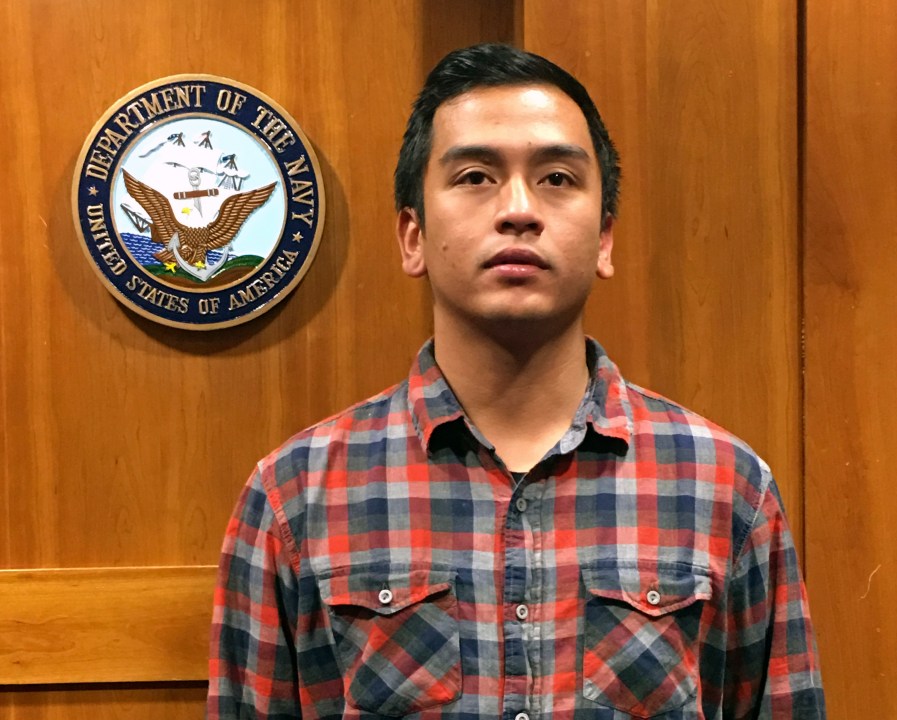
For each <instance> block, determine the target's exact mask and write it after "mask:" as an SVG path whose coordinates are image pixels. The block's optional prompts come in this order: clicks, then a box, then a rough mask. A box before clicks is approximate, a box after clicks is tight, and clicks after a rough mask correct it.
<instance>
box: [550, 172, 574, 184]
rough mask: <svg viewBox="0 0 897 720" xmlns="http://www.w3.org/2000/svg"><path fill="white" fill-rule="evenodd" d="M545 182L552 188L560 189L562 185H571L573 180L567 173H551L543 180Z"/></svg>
mask: <svg viewBox="0 0 897 720" xmlns="http://www.w3.org/2000/svg"><path fill="white" fill-rule="evenodd" d="M545 182H547V183H548V184H549V185H551V186H552V187H561V186H563V185H572V184H573V178H571V177H570V176H569V175H568V174H567V173H563V172H553V173H551V174H550V175H548V176H547V177H546V178H545Z"/></svg>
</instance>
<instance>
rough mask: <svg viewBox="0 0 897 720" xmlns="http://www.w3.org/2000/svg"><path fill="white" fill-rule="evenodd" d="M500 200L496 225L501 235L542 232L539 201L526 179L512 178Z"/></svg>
mask: <svg viewBox="0 0 897 720" xmlns="http://www.w3.org/2000/svg"><path fill="white" fill-rule="evenodd" d="M499 198H500V200H499V202H500V206H499V208H498V213H497V214H496V217H495V225H496V229H497V230H498V231H499V232H500V233H517V234H522V233H525V232H530V233H540V232H542V229H543V224H542V218H541V215H540V213H539V207H538V199H537V198H536V196H535V195H534V194H533V192H532V188H530V186H529V184H528V183H527V181H526V179H525V178H522V177H512V178H510V179H509V180H508V181H507V182H506V183H505V185H504V187H502V189H501V193H500V194H499Z"/></svg>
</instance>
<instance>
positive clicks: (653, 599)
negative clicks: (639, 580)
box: [645, 590, 660, 605]
mask: <svg viewBox="0 0 897 720" xmlns="http://www.w3.org/2000/svg"><path fill="white" fill-rule="evenodd" d="M645 599H646V600H647V601H648V603H649V604H650V605H660V593H659V592H657V590H649V591H648V594H647V595H645Z"/></svg>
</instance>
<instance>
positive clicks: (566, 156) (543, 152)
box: [533, 143, 592, 163]
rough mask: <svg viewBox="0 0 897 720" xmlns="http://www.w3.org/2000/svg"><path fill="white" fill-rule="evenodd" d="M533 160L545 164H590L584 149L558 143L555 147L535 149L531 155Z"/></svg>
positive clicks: (589, 158) (590, 157)
mask: <svg viewBox="0 0 897 720" xmlns="http://www.w3.org/2000/svg"><path fill="white" fill-rule="evenodd" d="M533 159H534V160H536V161H537V162H547V161H549V160H581V161H583V162H587V163H588V162H591V161H592V156H591V155H589V153H588V152H587V151H586V149H585V148H583V147H580V146H579V145H573V144H570V143H558V144H556V145H546V146H544V147H540V148H537V149H536V151H535V152H534V153H533Z"/></svg>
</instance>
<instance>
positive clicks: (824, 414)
mask: <svg viewBox="0 0 897 720" xmlns="http://www.w3.org/2000/svg"><path fill="white" fill-rule="evenodd" d="M895 58H897V6H894V5H893V4H892V3H871V4H870V5H868V6H865V7H864V10H863V12H862V13H857V12H856V7H855V6H854V5H853V4H852V3H849V2H845V1H844V0H835V1H833V2H828V3H808V4H807V112H806V116H807V123H806V161H805V162H806V168H805V175H806V198H805V214H806V238H805V246H804V253H805V261H804V267H805V301H804V304H805V307H806V336H807V340H806V383H807V385H806V398H807V402H806V428H807V526H808V531H809V532H808V542H807V571H808V575H809V590H810V593H811V599H812V602H813V611H814V616H815V619H816V622H817V625H818V627H819V646H820V652H821V655H822V670H823V677H824V680H825V684H826V686H827V691H828V693H827V699H828V704H829V711H830V715H829V716H830V717H831V718H856V717H889V716H890V715H892V714H893V713H894V712H895V710H894V709H895V708H897V683H895V682H894V679H895V668H897V619H895V617H894V613H893V612H892V609H893V607H892V602H891V600H892V599H893V597H894V595H895V593H897V554H895V550H894V549H895V547H897V525H895V523H894V520H893V518H894V515H895V513H897V495H895V493H894V491H893V471H892V470H891V469H890V462H889V460H888V455H887V452H886V451H887V448H889V447H890V446H891V442H892V438H891V433H892V432H893V427H894V424H895V417H894V415H895V413H894V408H895V407H897V376H895V374H894V357H895V356H897V326H895V324H894V322H893V318H894V317H895V315H897V295H895V292H894V276H895V273H897V237H895V231H894V228H895V227H897V203H895V199H894V197H895V188H897V164H895V162H894V158H895V156H897V76H895V74H894V72H893V68H894V60H895Z"/></svg>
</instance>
